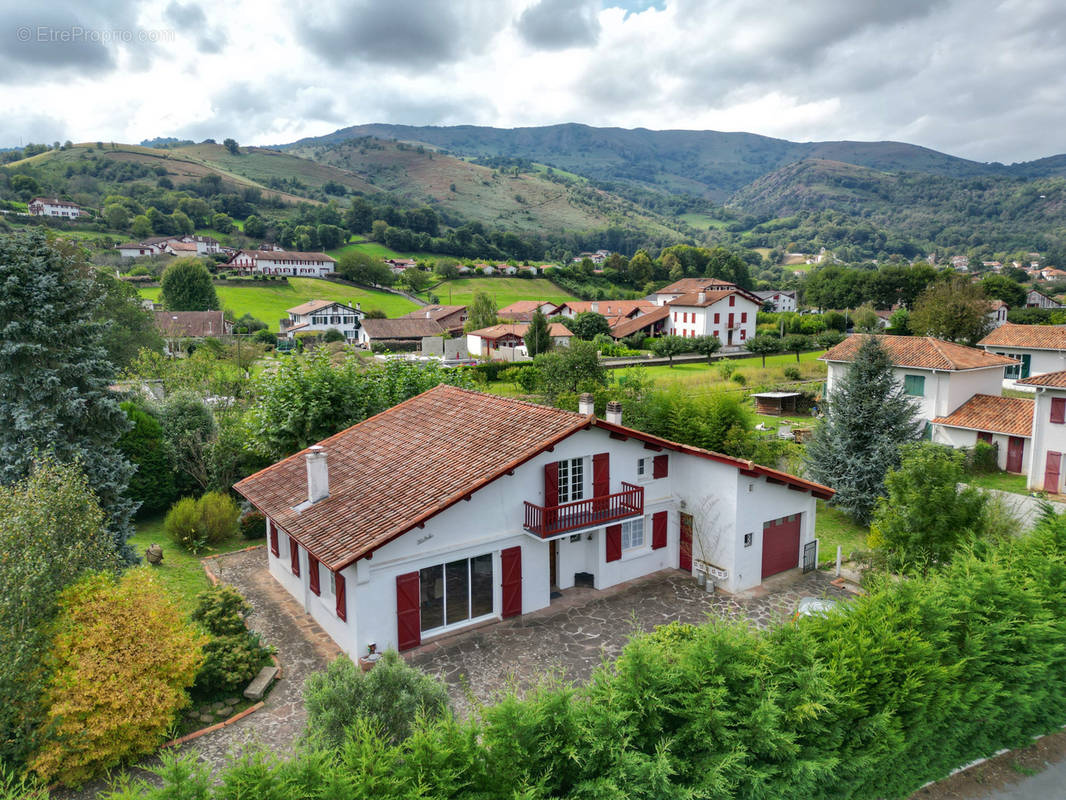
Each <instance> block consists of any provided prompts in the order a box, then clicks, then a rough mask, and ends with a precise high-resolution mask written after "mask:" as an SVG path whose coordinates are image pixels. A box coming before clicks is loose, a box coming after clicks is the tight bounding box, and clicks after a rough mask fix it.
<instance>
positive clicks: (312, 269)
mask: <svg viewBox="0 0 1066 800" xmlns="http://www.w3.org/2000/svg"><path fill="white" fill-rule="evenodd" d="M336 264H337V260H336V259H335V258H333V257H332V256H328V255H326V254H325V253H301V252H297V251H293V250H238V251H237V252H236V254H234V256H233V258H231V259H230V260H229V266H230V267H232V268H233V269H237V270H240V271H242V272H256V273H259V274H262V275H291V276H294V277H306V278H321V277H324V276H326V275H329V274H331V273H332V272H333V270H334V268H335V267H336Z"/></svg>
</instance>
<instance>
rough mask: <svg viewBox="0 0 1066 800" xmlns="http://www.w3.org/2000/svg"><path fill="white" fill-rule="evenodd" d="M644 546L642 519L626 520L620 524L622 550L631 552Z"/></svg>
mask: <svg viewBox="0 0 1066 800" xmlns="http://www.w3.org/2000/svg"><path fill="white" fill-rule="evenodd" d="M643 546H644V517H641V518H640V519H627V520H626V521H625V522H623V523H622V549H623V550H632V549H633V548H634V547H643Z"/></svg>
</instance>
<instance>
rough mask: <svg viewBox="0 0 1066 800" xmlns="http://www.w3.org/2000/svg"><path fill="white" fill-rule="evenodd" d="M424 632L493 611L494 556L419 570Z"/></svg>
mask: <svg viewBox="0 0 1066 800" xmlns="http://www.w3.org/2000/svg"><path fill="white" fill-rule="evenodd" d="M418 583H419V594H420V596H421V612H422V614H421V616H422V632H423V633H425V632H426V631H431V630H434V629H436V628H443V627H447V626H449V625H457V624H459V623H461V622H466V621H467V620H471V619H477V618H478V617H483V616H486V615H488V614H491V613H492V586H493V580H492V555H491V554H485V555H482V556H476V557H474V558H462V559H459V560H457V561H449V562H447V563H446V564H436V565H434V566H432V567H425V568H423V569H421V570H419V572H418Z"/></svg>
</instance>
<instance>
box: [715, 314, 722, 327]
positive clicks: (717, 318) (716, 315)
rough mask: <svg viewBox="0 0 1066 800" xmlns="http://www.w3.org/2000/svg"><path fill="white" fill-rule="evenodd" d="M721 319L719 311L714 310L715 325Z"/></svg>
mask: <svg viewBox="0 0 1066 800" xmlns="http://www.w3.org/2000/svg"><path fill="white" fill-rule="evenodd" d="M721 320H722V315H721V314H719V313H717V312H715V315H714V324H715V325H717V324H718V323H719V322H721Z"/></svg>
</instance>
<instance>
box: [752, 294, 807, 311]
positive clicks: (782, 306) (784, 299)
mask: <svg viewBox="0 0 1066 800" xmlns="http://www.w3.org/2000/svg"><path fill="white" fill-rule="evenodd" d="M752 294H754V295H755V296H756V297H758V298H759V299H760V300H762V302H763V305H766V304H767V303H771V304H772V305H773V310H774V311H795V310H796V308H797V306H796V293H795V292H785V291H781V290H779V289H771V290H769V291H766V292H752Z"/></svg>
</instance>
